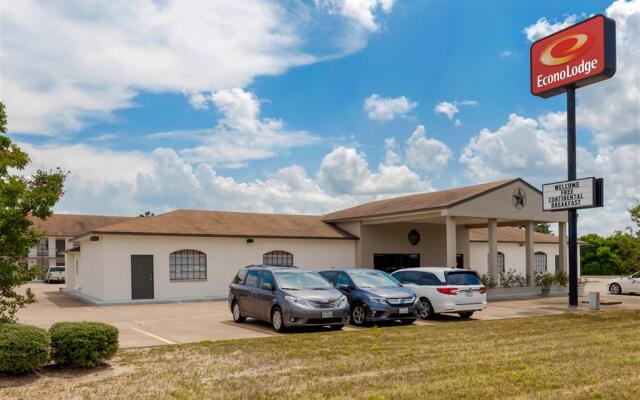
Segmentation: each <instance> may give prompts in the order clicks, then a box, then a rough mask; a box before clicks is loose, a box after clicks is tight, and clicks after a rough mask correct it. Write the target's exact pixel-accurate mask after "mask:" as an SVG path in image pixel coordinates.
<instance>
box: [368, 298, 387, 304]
mask: <svg viewBox="0 0 640 400" xmlns="http://www.w3.org/2000/svg"><path fill="white" fill-rule="evenodd" d="M369 299H371V302H372V303H378V304H387V300H386V299H385V298H384V297H369Z"/></svg>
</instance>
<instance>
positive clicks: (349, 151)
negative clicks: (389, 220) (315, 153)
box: [317, 146, 432, 194]
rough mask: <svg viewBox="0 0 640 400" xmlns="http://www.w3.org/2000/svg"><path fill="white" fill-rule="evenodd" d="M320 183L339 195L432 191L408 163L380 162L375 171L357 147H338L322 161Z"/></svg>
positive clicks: (318, 176)
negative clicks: (370, 167) (391, 163)
mask: <svg viewBox="0 0 640 400" xmlns="http://www.w3.org/2000/svg"><path fill="white" fill-rule="evenodd" d="M317 179H318V182H319V183H320V184H321V185H322V186H323V187H326V188H327V189H328V190H329V192H331V193H336V194H380V193H385V194H393V193H407V192H420V191H428V190H432V187H431V185H430V184H429V183H427V182H423V181H422V180H421V179H420V177H419V176H418V175H417V174H416V173H415V172H413V171H411V170H410V169H409V168H408V167H407V166H406V165H387V164H384V163H383V164H380V165H379V166H378V171H376V172H372V171H371V170H370V169H369V164H368V163H367V161H366V159H365V155H364V154H362V153H358V151H357V150H356V149H354V148H348V147H342V146H341V147H337V148H335V149H334V150H333V151H332V152H331V153H329V154H327V155H326V156H325V157H324V158H323V159H322V162H321V164H320V170H319V171H318V174H317Z"/></svg>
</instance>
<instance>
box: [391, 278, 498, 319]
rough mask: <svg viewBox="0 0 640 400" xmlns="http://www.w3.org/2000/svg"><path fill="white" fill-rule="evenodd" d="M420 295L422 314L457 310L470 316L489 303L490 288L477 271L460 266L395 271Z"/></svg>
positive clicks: (426, 315)
mask: <svg viewBox="0 0 640 400" xmlns="http://www.w3.org/2000/svg"><path fill="white" fill-rule="evenodd" d="M391 276H393V277H394V278H396V279H397V280H398V281H400V283H402V284H403V286H405V287H407V288H409V289H411V290H413V292H414V293H415V294H416V296H417V297H418V298H419V299H420V317H421V318H422V319H429V318H432V317H433V316H434V315H436V314H440V313H457V314H459V315H460V317H462V318H469V317H470V316H472V315H473V313H474V312H475V311H482V310H484V309H485V308H486V307H487V294H486V291H487V289H486V288H485V287H484V285H483V284H482V283H481V282H480V279H478V275H477V274H476V273H475V272H474V271H469V270H468V269H457V268H407V269H400V270H397V271H395V272H394V273H393V274H391Z"/></svg>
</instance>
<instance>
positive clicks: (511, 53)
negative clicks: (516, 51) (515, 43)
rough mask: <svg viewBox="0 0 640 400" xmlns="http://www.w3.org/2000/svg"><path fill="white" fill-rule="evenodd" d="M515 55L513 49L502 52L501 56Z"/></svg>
mask: <svg viewBox="0 0 640 400" xmlns="http://www.w3.org/2000/svg"><path fill="white" fill-rule="evenodd" d="M512 55H513V52H512V51H511V50H505V51H503V52H502V53H500V58H508V57H511V56H512Z"/></svg>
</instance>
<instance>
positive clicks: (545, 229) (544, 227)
mask: <svg viewBox="0 0 640 400" xmlns="http://www.w3.org/2000/svg"><path fill="white" fill-rule="evenodd" d="M536 232H540V233H549V234H551V226H550V225H549V224H538V225H536Z"/></svg>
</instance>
